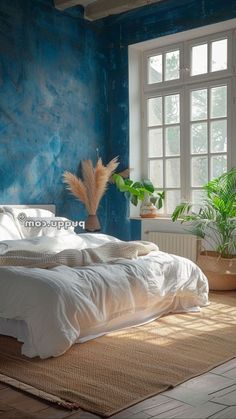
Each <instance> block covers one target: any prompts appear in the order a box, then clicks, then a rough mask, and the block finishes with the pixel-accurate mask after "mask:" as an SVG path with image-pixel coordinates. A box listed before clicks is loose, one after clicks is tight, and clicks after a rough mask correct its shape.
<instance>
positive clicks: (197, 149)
mask: <svg viewBox="0 0 236 419" xmlns="http://www.w3.org/2000/svg"><path fill="white" fill-rule="evenodd" d="M191 153H192V154H202V153H207V122H202V123H201V124H199V123H197V124H196V123H195V124H192V126H191Z"/></svg>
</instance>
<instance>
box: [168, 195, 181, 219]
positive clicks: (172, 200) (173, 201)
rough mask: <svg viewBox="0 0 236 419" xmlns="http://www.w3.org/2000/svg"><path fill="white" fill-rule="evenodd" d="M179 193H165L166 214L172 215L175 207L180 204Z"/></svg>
mask: <svg viewBox="0 0 236 419" xmlns="http://www.w3.org/2000/svg"><path fill="white" fill-rule="evenodd" d="M180 201H181V199H180V191H178V190H177V191H167V192H166V210H167V214H172V212H173V211H174V209H175V207H176V206H177V205H178V204H179V203H180Z"/></svg>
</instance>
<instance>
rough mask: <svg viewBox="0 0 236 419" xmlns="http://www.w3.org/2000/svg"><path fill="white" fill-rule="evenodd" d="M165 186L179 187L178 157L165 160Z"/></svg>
mask: <svg viewBox="0 0 236 419" xmlns="http://www.w3.org/2000/svg"><path fill="white" fill-rule="evenodd" d="M166 187H167V188H179V187H180V159H167V160H166Z"/></svg>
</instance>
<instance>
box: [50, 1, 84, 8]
mask: <svg viewBox="0 0 236 419" xmlns="http://www.w3.org/2000/svg"><path fill="white" fill-rule="evenodd" d="M54 4H55V7H56V9H58V10H65V9H68V8H69V7H73V6H78V5H79V4H81V2H80V1H79V0H54Z"/></svg>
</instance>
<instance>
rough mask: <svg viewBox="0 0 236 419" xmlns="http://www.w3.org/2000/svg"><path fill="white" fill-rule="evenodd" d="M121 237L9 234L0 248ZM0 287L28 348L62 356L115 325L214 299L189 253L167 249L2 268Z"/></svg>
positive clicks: (0, 301) (56, 246) (89, 243)
mask: <svg viewBox="0 0 236 419" xmlns="http://www.w3.org/2000/svg"><path fill="white" fill-rule="evenodd" d="M114 240H115V241H117V240H118V239H115V238H114V237H111V236H106V235H102V234H81V235H76V234H68V235H66V236H63V237H55V238H52V237H37V238H34V239H31V240H9V241H5V242H0V253H5V252H6V249H7V250H19V249H25V250H37V251H47V252H50V253H55V252H59V251H61V250H63V249H72V248H73V249H77V248H78V249H84V248H88V247H96V246H99V245H101V244H104V243H107V242H109V241H114ZM0 290H1V293H0V317H1V318H2V319H9V320H18V321H21V322H24V324H26V325H27V331H26V330H24V333H19V334H20V336H18V335H17V332H15V335H17V336H16V337H18V338H19V340H21V341H23V345H22V353H23V354H24V355H26V356H28V357H35V356H40V357H41V358H47V357H50V356H59V355H61V354H63V353H64V352H65V351H66V350H67V349H68V348H69V347H70V346H71V345H72V344H73V343H75V342H84V341H86V340H89V339H92V338H94V337H96V336H99V335H102V334H104V333H107V332H109V331H111V330H116V329H120V328H123V327H130V326H134V325H138V324H142V323H145V322H147V321H150V320H153V319H154V318H157V317H159V316H161V315H163V314H165V313H169V312H181V311H190V310H199V307H200V306H205V305H207V304H208V283H207V279H206V277H205V276H204V274H203V273H202V272H201V270H200V269H199V268H198V267H197V266H196V265H195V264H194V263H193V262H191V261H189V260H187V259H184V258H181V257H177V256H174V255H168V254H166V253H163V252H160V251H157V252H151V253H150V254H149V255H146V256H143V257H139V258H138V259H135V260H126V259H120V260H118V261H115V262H112V263H109V264H108V263H106V264H102V263H101V264H96V265H90V266H85V267H80V268H69V267H67V266H58V267H56V268H52V269H48V270H45V269H40V268H26V267H1V268H0ZM2 324H3V323H2ZM18 324H20V323H18ZM21 324H23V323H21ZM11 325H12V324H11ZM6 331H7V329H6V330H5V332H6ZM0 332H1V322H0ZM2 333H3V332H2ZM12 335H14V333H13V331H12Z"/></svg>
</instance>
